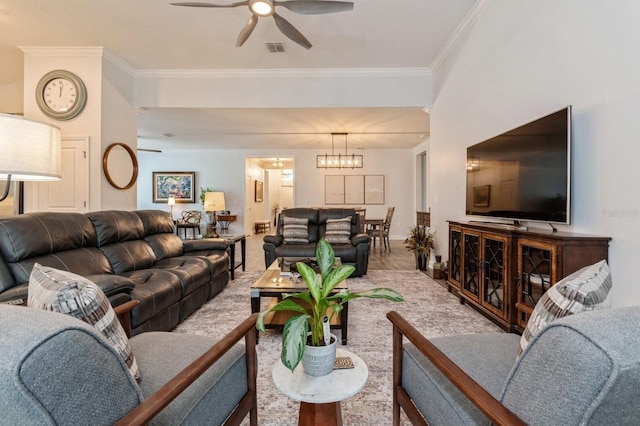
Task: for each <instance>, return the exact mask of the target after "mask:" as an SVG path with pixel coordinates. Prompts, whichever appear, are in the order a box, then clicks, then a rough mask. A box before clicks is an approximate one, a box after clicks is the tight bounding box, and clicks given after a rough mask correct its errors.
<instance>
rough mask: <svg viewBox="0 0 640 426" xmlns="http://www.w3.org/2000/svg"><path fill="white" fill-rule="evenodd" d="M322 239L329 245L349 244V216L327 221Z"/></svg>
mask: <svg viewBox="0 0 640 426" xmlns="http://www.w3.org/2000/svg"><path fill="white" fill-rule="evenodd" d="M324 239H325V240H327V242H328V243H329V244H347V243H350V242H351V216H347V217H343V218H341V219H327V229H326V231H325V233H324Z"/></svg>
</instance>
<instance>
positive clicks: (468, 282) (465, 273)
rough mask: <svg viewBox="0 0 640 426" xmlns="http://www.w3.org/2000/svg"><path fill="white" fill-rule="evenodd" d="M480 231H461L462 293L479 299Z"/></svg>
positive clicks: (476, 299)
mask: <svg viewBox="0 0 640 426" xmlns="http://www.w3.org/2000/svg"><path fill="white" fill-rule="evenodd" d="M480 263H481V262H480V233H477V232H470V231H463V232H462V288H461V290H462V294H464V295H465V296H466V297H467V298H471V299H473V300H475V301H479V300H480V271H481V270H482V269H481V264H480Z"/></svg>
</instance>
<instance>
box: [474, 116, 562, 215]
mask: <svg viewBox="0 0 640 426" xmlns="http://www.w3.org/2000/svg"><path fill="white" fill-rule="evenodd" d="M570 176H571V107H570V106H568V107H566V108H564V109H562V110H560V111H557V112H554V113H552V114H549V115H547V116H545V117H542V118H539V119H537V120H535V121H532V122H530V123H527V124H525V125H523V126H520V127H518V128H516V129H513V130H510V131H508V132H505V133H503V134H501V135H498V136H495V137H493V138H491V139H488V140H486V141H484V142H480V143H478V144H476V145H473V146H470V147H469V148H467V191H466V213H467V215H472V216H487V217H492V218H500V219H508V220H513V221H514V222H515V223H517V224H518V223H519V222H520V221H541V222H549V223H561V224H569V223H570V220H571V208H570V198H571V194H570V187H571V184H570Z"/></svg>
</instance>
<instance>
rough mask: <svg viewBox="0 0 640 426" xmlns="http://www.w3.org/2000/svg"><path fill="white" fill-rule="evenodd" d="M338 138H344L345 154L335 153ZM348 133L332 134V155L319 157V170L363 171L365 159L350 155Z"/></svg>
mask: <svg viewBox="0 0 640 426" xmlns="http://www.w3.org/2000/svg"><path fill="white" fill-rule="evenodd" d="M336 136H344V154H336V153H335V152H334V142H335V137H336ZM347 136H348V133H331V154H324V155H318V156H317V158H316V167H317V168H318V169H361V168H362V166H363V163H364V161H363V160H364V158H363V156H362V155H360V154H355V153H351V154H349V152H348V149H347Z"/></svg>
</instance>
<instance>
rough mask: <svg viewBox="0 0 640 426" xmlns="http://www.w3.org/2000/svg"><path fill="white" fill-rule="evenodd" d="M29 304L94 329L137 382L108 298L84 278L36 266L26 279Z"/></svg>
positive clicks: (126, 342) (134, 365)
mask: <svg viewBox="0 0 640 426" xmlns="http://www.w3.org/2000/svg"><path fill="white" fill-rule="evenodd" d="M28 293H29V296H28V305H29V307H31V308H37V309H45V310H47V311H53V312H59V313H62V314H67V315H71V316H72V317H75V318H78V319H81V320H82V321H84V322H86V323H88V324H91V325H92V326H93V327H95V328H96V329H97V330H98V331H99V332H100V333H101V334H102V335H103V337H105V339H106V340H107V341H108V342H109V343H110V344H111V346H113V347H114V348H115V349H116V351H117V352H118V355H120V357H121V358H122V359H123V360H124V362H125V364H127V367H128V368H129V372H130V373H131V375H132V376H133V377H134V378H135V379H136V380H140V372H139V370H138V364H137V363H136V359H135V357H134V356H133V353H131V348H130V346H129V340H128V339H127V335H126V333H125V331H124V329H123V328H122V326H121V325H120V322H119V321H118V318H117V317H116V314H115V312H114V311H113V308H112V307H111V304H110V303H109V300H108V299H107V296H105V294H104V293H103V292H102V290H101V289H100V287H98V286H97V285H96V284H94V283H93V282H91V281H89V280H88V279H86V278H85V277H82V276H80V275H76V274H74V273H71V272H67V271H60V270H58V269H53V268H48V267H46V266H42V265H40V264H38V263H36V264H35V265H34V267H33V270H32V271H31V276H30V277H29V292H28Z"/></svg>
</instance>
